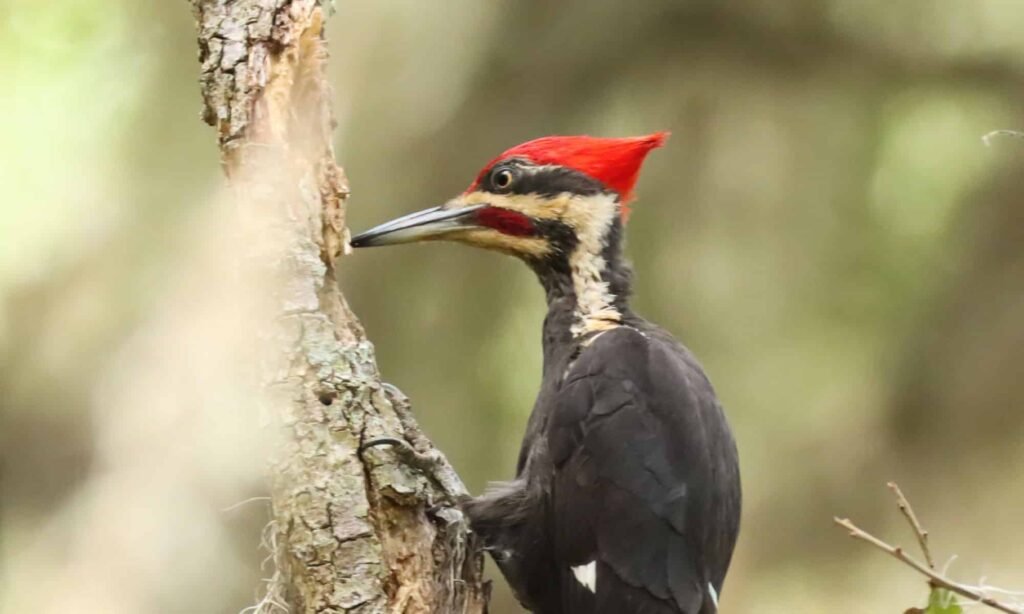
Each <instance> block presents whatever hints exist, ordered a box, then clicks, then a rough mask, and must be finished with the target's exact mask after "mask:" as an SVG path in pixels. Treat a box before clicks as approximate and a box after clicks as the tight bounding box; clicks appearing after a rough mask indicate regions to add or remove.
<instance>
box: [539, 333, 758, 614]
mask: <svg viewBox="0 0 1024 614" xmlns="http://www.w3.org/2000/svg"><path fill="white" fill-rule="evenodd" d="M567 360H569V361H571V364H570V363H569V362H567V364H566V365H565V366H566V368H565V369H564V370H562V371H561V373H562V375H560V376H558V370H552V371H553V372H555V373H556V377H559V380H558V381H557V382H554V383H553V382H551V381H548V382H546V385H545V386H544V388H543V390H542V392H541V396H540V398H538V407H537V408H536V409H535V412H538V413H539V415H541V416H542V419H541V420H539V421H538V422H539V424H538V425H537V427H538V430H539V431H540V432H538V433H537V436H536V437H535V438H534V439H535V441H533V442H529V441H528V442H525V443H526V445H527V446H529V450H530V451H528V452H527V456H529V455H530V454H531V453H533V454H534V455H535V457H536V458H535V459H533V460H532V461H531V462H529V463H527V464H528V465H531V464H532V466H527V467H525V473H526V475H525V477H526V479H527V480H529V481H537V482H542V483H543V486H542V487H541V490H543V492H544V504H543V505H544V511H543V513H542V514H540V515H539V516H538V521H539V522H542V523H543V524H544V526H545V527H546V528H547V530H546V532H545V535H546V541H547V542H548V543H547V544H546V545H545V547H544V548H543V549H544V550H546V551H547V552H546V555H545V556H546V557H549V558H550V562H549V563H548V564H546V565H538V566H536V569H537V570H538V573H553V574H555V575H556V576H557V590H547V591H545V593H546V594H545V595H543V596H538V597H539V600H538V603H537V605H536V606H535V611H537V612H543V613H546V614H548V613H549V614H555V613H562V614H575V613H583V612H587V613H593V612H596V613H607V614H611V613H613V612H614V613H619V612H651V613H652V614H653V613H659V614H660V613H664V614H669V613H686V614H698V613H704V612H714V611H715V610H716V602H717V594H718V592H719V591H720V590H721V586H722V582H723V580H724V576H725V571H726V569H727V567H728V564H729V560H730V558H731V555H732V550H733V546H734V544H735V540H736V535H737V532H738V528H739V510H740V488H739V471H738V462H737V455H736V448H735V443H734V441H733V438H732V434H731V433H730V431H729V428H728V425H727V423H726V421H725V417H724V415H723V413H722V411H721V408H720V406H719V404H718V401H717V399H716V397H715V394H714V391H713V389H712V387H711V385H710V383H709V382H708V379H707V378H706V377H705V375H704V373H703V371H702V369H701V368H700V366H699V364H698V363H697V362H696V360H695V359H694V358H693V356H692V355H691V354H690V353H689V352H688V351H687V350H686V349H685V348H684V347H683V346H681V345H680V344H679V343H678V342H676V341H675V340H674V339H672V338H671V336H669V335H667V334H666V333H664V332H662V331H660V330H659V329H657V328H655V327H653V326H650V325H645V324H641V325H640V326H637V327H627V326H623V327H619V328H615V329H613V330H610V331H606V332H603V333H600V334H599V335H597V336H595V337H593V338H591V339H590V340H587V342H585V343H584V344H583V345H582V347H581V349H580V350H579V352H578V355H576V356H575V357H573V356H570V357H569V358H568V359H567ZM549 377H550V376H549ZM538 442H542V444H541V445H538ZM531 451H532V452H531ZM534 461H535V462H534ZM551 580H552V578H548V580H547V583H548V584H550V583H551ZM541 584H543V582H542V583H541ZM553 600H557V603H552V601H553ZM540 601H546V602H547V603H540Z"/></svg>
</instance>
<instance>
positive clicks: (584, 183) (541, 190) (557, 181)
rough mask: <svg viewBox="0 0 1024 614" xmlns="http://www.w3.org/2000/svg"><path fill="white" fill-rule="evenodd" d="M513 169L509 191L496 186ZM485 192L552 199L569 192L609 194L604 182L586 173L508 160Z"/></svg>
mask: <svg viewBox="0 0 1024 614" xmlns="http://www.w3.org/2000/svg"><path fill="white" fill-rule="evenodd" d="M506 169H510V170H512V171H513V172H514V173H515V179H514V181H513V182H512V185H510V186H509V187H508V188H504V189H502V188H499V187H497V186H496V185H495V184H494V181H493V180H494V178H495V176H496V175H497V174H498V173H500V172H501V171H503V170H506ZM481 187H482V188H483V189H484V190H486V191H488V192H493V193H495V194H524V195H525V194H536V195H538V196H543V197H546V198H550V197H553V196H557V195H559V194H562V193H565V192H568V193H570V194H579V195H581V196H595V195H597V194H602V193H605V192H608V190H606V189H605V187H604V184H602V183H601V182H600V181H598V180H596V179H593V178H591V177H588V176H586V175H584V174H583V173H581V172H579V171H576V170H573V169H571V168H565V167H562V166H534V165H533V164H531V163H529V162H527V161H526V160H516V159H513V160H508V161H506V162H502V163H501V164H498V165H496V166H495V167H494V168H493V169H491V172H489V173H488V174H487V178H486V180H485V181H484V184H483V186H481Z"/></svg>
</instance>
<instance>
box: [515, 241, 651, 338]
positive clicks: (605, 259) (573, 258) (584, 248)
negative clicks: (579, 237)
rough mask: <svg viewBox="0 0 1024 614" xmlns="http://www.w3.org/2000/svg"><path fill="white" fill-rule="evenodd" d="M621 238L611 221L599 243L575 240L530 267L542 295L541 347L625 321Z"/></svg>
mask: <svg viewBox="0 0 1024 614" xmlns="http://www.w3.org/2000/svg"><path fill="white" fill-rule="evenodd" d="M621 234H622V233H621V226H620V225H619V224H618V222H616V224H615V226H614V227H613V228H612V229H611V230H610V231H609V232H608V233H606V235H605V237H603V238H602V241H601V242H600V243H598V244H596V245H593V244H591V245H587V244H586V243H584V242H582V241H581V242H579V243H578V244H576V245H574V246H573V247H572V249H571V250H568V253H563V254H561V255H559V256H557V257H554V258H549V259H546V260H545V261H544V262H539V263H536V264H535V266H534V270H535V271H536V273H537V277H538V279H539V280H540V282H541V285H542V286H543V287H544V291H545V294H546V295H547V303H548V315H547V318H546V319H545V321H544V344H545V348H546V349H547V348H548V346H555V345H570V344H574V343H576V341H577V340H578V339H580V338H581V337H584V336H587V335H590V334H592V333H596V332H601V331H606V330H610V329H613V328H615V327H617V326H621V325H622V324H623V322H624V321H625V320H626V319H627V318H628V317H629V305H628V298H629V291H630V278H631V272H630V269H629V266H628V265H627V264H626V263H625V261H624V260H623V258H622V254H621V245H620V243H621V239H620V237H621Z"/></svg>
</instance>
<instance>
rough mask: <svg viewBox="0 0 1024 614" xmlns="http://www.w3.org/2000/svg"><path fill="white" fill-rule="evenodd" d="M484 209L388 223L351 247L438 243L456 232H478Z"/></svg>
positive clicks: (427, 213) (426, 213)
mask: <svg viewBox="0 0 1024 614" xmlns="http://www.w3.org/2000/svg"><path fill="white" fill-rule="evenodd" d="M483 207H484V205H473V206H469V207H459V208H456V209H445V208H443V207H432V208H430V209H425V210H423V211H417V212H416V213H410V214H409V215H404V216H402V217H400V218H398V219H396V220H391V221H390V222H385V223H383V224H381V225H380V226H375V227H373V228H371V229H369V230H367V231H365V232H361V233H359V234H358V235H356V236H354V237H352V241H351V245H352V247H376V246H378V245H398V244H399V243H412V242H414V241H425V240H427V239H436V238H439V237H441V236H442V235H445V234H447V233H450V232H452V231H455V230H465V229H467V228H479V227H480V225H479V224H478V223H477V221H476V212H477V211H479V210H480V209H482V208H483Z"/></svg>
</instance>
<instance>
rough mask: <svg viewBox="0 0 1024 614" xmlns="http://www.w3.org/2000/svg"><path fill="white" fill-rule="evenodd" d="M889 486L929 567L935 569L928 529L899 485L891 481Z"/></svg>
mask: <svg viewBox="0 0 1024 614" xmlns="http://www.w3.org/2000/svg"><path fill="white" fill-rule="evenodd" d="M887 486H888V487H889V490H891V491H892V492H893V494H895V495H896V506H897V507H899V509H900V513H901V514H903V517H904V518H906V519H907V522H909V523H910V528H911V529H912V530H913V531H914V535H915V536H916V537H917V543H918V545H920V546H921V552H922V553H923V554H924V560H925V561H927V563H928V568H929V569H935V561H934V560H933V559H932V553H931V551H930V550H929V549H928V531H925V530H924V527H922V526H921V523H920V522H918V520H917V515H916V514H914V508H912V507H911V506H910V501H907V498H906V497H905V496H904V495H903V491H902V490H900V487H899V485H898V484H896V482H889V483H888V484H887Z"/></svg>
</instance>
